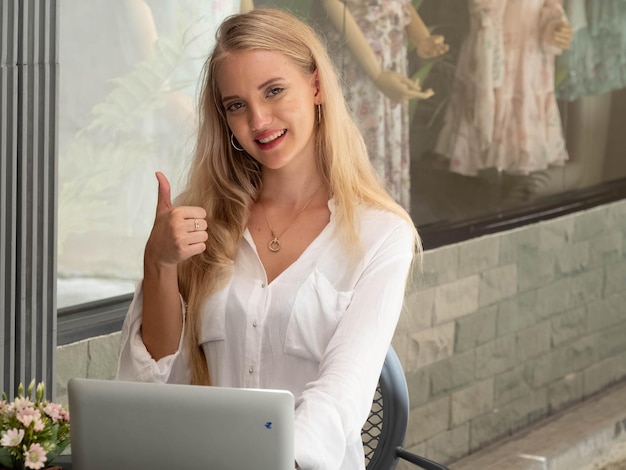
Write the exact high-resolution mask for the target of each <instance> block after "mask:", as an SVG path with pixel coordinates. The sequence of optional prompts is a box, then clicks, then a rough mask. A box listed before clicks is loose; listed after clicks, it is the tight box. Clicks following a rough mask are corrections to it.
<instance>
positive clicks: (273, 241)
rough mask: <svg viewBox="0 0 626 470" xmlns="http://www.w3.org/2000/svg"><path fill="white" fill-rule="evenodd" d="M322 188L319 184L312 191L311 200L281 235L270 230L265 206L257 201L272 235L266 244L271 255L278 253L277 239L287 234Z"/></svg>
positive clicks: (278, 242) (270, 225) (270, 226)
mask: <svg viewBox="0 0 626 470" xmlns="http://www.w3.org/2000/svg"><path fill="white" fill-rule="evenodd" d="M322 186H324V183H322V184H320V185H319V186H318V188H317V189H316V190H315V191H313V195H312V196H311V199H309V200H308V201H307V203H306V204H305V205H304V206H302V209H300V211H299V212H298V213H297V214H296V216H295V217H294V218H293V219H292V221H291V222H290V223H289V225H287V228H286V229H285V230H283V233H281V234H280V235H277V234H276V232H275V231H274V229H273V228H272V224H270V219H269V218H268V217H267V211H266V210H265V204H263V200H262V199H259V203H260V204H261V210H263V215H264V216H265V222H266V223H267V228H269V229H270V233H271V234H272V239H271V240H270V241H269V243H268V244H267V248H268V249H269V250H270V251H271V252H272V253H277V252H279V251H280V240H279V238H280V237H282V236H283V235H284V234H285V233H286V232H287V230H289V229H290V228H291V226H292V225H293V224H295V223H296V220H298V217H300V215H301V214H302V213H303V212H304V211H305V209H306V208H307V207H309V204H311V203H312V202H313V199H314V198H315V195H316V194H317V192H318V191H319V190H320V189H322Z"/></svg>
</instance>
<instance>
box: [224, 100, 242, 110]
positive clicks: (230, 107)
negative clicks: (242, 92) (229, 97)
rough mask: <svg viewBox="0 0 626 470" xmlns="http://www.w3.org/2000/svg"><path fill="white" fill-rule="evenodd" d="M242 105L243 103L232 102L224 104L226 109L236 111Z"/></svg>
mask: <svg viewBox="0 0 626 470" xmlns="http://www.w3.org/2000/svg"><path fill="white" fill-rule="evenodd" d="M242 107H243V103H239V102H237V103H232V104H229V105H228V106H226V111H237V110H238V109H241V108H242Z"/></svg>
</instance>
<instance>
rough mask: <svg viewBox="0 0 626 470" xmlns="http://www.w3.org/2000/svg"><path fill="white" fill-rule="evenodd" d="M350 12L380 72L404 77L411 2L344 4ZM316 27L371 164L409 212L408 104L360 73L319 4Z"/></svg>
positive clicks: (351, 1) (350, 0)
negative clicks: (332, 62) (388, 94)
mask: <svg viewBox="0 0 626 470" xmlns="http://www.w3.org/2000/svg"><path fill="white" fill-rule="evenodd" d="M345 4H346V6H347V8H348V9H349V11H350V13H351V14H352V16H353V17H354V19H355V21H356V22H357V24H358V25H359V27H360V29H361V31H362V32H363V34H364V36H365V37H366V39H367V40H368V42H369V44H370V46H371V47H372V49H373V51H374V53H375V54H376V56H377V58H378V60H379V63H380V65H381V68H382V69H387V70H394V71H396V72H398V73H400V74H402V75H405V76H406V75H407V70H408V59H407V41H408V38H407V34H406V26H408V24H409V22H410V14H409V6H410V1H409V0H379V1H371V0H347V1H346V2H345ZM312 16H313V18H314V21H315V22H316V24H315V26H316V29H318V30H321V32H322V34H323V36H324V37H325V38H326V39H327V41H328V46H329V50H330V53H331V57H332V58H333V60H334V61H335V65H336V67H337V69H338V71H339V73H340V75H341V78H342V81H343V83H344V84H345V90H344V93H345V94H346V98H347V101H348V106H349V107H350V109H351V111H352V114H353V116H354V117H355V120H356V122H357V125H358V126H359V129H360V130H361V132H362V133H363V137H364V138H365V143H366V145H367V149H368V152H369V156H370V160H371V161H372V164H373V165H374V167H375V168H376V171H377V173H378V175H379V176H380V177H381V179H382V180H383V181H384V183H385V186H386V189H387V191H388V192H389V193H390V194H391V196H392V197H393V198H394V199H395V200H396V201H397V202H398V203H399V204H401V205H402V206H403V207H404V208H405V209H407V210H408V209H409V206H410V199H411V192H410V190H411V188H410V168H409V166H410V150H409V115H408V111H409V109H408V103H407V102H406V101H405V102H402V103H394V102H392V101H391V100H389V99H388V98H387V97H386V96H385V95H384V94H383V93H381V92H380V91H379V90H378V88H376V86H375V85H374V83H372V81H371V80H370V79H369V78H368V77H367V75H366V74H365V73H364V72H363V69H362V68H361V67H360V66H359V64H358V63H357V61H356V59H354V57H353V56H352V54H351V52H350V49H349V48H348V46H347V45H346V44H345V42H346V41H345V39H343V38H342V35H341V32H338V31H337V30H336V29H331V26H332V25H330V22H329V21H328V19H327V18H326V14H325V13H324V12H323V10H322V7H321V6H320V5H319V2H315V4H314V5H313V8H312Z"/></svg>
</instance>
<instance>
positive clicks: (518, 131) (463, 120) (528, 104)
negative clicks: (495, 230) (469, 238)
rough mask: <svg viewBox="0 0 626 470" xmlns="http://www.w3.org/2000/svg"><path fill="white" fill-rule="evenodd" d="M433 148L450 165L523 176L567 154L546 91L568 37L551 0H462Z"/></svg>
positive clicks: (565, 22) (555, 111) (563, 17)
mask: <svg viewBox="0 0 626 470" xmlns="http://www.w3.org/2000/svg"><path fill="white" fill-rule="evenodd" d="M469 7H470V17H471V20H470V21H471V23H470V32H469V34H468V37H467V40H466V41H465V43H464V44H463V46H462V49H461V52H460V56H459V62H458V64H457V71H456V76H455V81H454V84H453V89H452V93H451V96H450V102H449V105H448V109H447V111H446V117H445V124H444V127H443V129H442V131H441V134H440V135H439V140H438V143H437V146H436V149H435V150H436V152H437V153H439V154H441V155H443V156H445V157H446V158H447V159H449V161H450V171H452V172H455V173H459V174H462V175H467V176H476V175H478V173H479V171H481V170H484V169H488V168H495V169H496V170H497V171H498V172H507V173H510V174H518V175H519V174H521V175H527V174H529V173H531V172H534V171H538V170H543V169H546V168H548V167H549V166H551V165H562V164H564V163H565V161H567V159H568V154H567V151H566V149H565V141H564V138H563V131H562V126H561V118H560V114H559V110H558V107H557V104H556V98H555V96H554V59H555V57H556V55H558V54H560V53H561V52H562V50H563V49H565V48H567V47H569V44H570V41H571V38H572V28H571V27H570V25H569V23H568V20H567V17H566V14H565V11H564V10H563V7H562V5H561V2H560V1H558V0H507V1H502V0H470V5H469Z"/></svg>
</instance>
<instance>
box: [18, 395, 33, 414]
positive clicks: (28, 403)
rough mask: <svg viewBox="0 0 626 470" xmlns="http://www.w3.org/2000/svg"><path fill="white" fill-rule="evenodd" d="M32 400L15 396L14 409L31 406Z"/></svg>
mask: <svg viewBox="0 0 626 470" xmlns="http://www.w3.org/2000/svg"><path fill="white" fill-rule="evenodd" d="M33 404H34V403H33V402H32V401H30V398H28V397H17V398H16V399H15V402H14V406H15V410H16V411H20V410H24V409H26V408H32V406H33Z"/></svg>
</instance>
